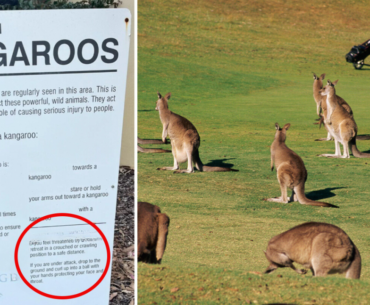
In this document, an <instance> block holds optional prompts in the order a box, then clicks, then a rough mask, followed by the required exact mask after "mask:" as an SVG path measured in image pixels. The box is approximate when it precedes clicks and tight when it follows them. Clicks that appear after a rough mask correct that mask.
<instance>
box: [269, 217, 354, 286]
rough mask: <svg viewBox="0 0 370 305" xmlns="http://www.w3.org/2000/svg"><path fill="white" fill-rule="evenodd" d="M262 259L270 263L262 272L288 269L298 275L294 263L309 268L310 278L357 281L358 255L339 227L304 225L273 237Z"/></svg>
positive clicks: (315, 223) (309, 223) (304, 271)
mask: <svg viewBox="0 0 370 305" xmlns="http://www.w3.org/2000/svg"><path fill="white" fill-rule="evenodd" d="M265 256H266V258H267V260H268V261H269V262H270V265H269V266H268V267H267V269H266V271H265V273H271V272H273V271H274V270H276V269H277V268H279V267H280V268H284V267H290V268H292V269H293V270H294V271H296V272H297V273H299V274H304V273H306V272H307V271H306V270H304V269H302V270H300V269H296V268H295V267H294V265H293V262H296V263H298V264H301V265H303V266H304V267H305V268H309V269H311V272H312V275H313V276H326V275H327V274H334V273H344V272H346V278H349V279H359V278H360V275H361V256H360V252H359V251H358V249H357V247H356V246H355V244H354V243H353V242H352V240H351V239H350V238H349V237H348V235H347V234H346V233H345V232H344V231H343V230H342V229H340V228H338V227H336V226H334V225H331V224H328V223H322V222H306V223H303V224H301V225H298V226H296V227H294V228H292V229H290V230H288V231H286V232H283V233H281V234H279V235H277V236H275V237H273V238H271V240H270V241H269V243H268V246H267V249H266V251H265Z"/></svg>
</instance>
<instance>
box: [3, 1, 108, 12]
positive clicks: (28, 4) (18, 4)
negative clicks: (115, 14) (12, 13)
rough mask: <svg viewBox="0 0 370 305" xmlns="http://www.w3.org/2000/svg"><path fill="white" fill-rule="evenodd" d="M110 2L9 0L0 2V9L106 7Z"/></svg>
mask: <svg viewBox="0 0 370 305" xmlns="http://www.w3.org/2000/svg"><path fill="white" fill-rule="evenodd" d="M112 4H113V0H89V1H87V0H84V1H80V2H76V3H72V2H68V0H57V1H53V0H14V1H13V0H9V1H2V2H0V10H3V11H4V10H42V9H75V8H78V9H84V8H108V7H109V6H110V5H112Z"/></svg>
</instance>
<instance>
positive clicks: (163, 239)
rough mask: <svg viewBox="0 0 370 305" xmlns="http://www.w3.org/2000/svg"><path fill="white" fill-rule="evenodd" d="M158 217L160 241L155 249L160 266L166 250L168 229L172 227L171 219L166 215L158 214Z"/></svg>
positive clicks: (158, 240)
mask: <svg viewBox="0 0 370 305" xmlns="http://www.w3.org/2000/svg"><path fill="white" fill-rule="evenodd" d="M157 217H158V239H157V245H156V248H155V252H156V258H157V262H158V264H160V263H161V260H162V257H163V254H164V250H165V249H166V244H167V234H168V227H169V226H170V218H169V217H168V216H167V215H166V214H162V213H160V214H157Z"/></svg>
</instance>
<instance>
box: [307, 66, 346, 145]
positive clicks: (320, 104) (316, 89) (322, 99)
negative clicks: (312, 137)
mask: <svg viewBox="0 0 370 305" xmlns="http://www.w3.org/2000/svg"><path fill="white" fill-rule="evenodd" d="M313 79H314V81H313V97H314V99H315V102H316V113H317V115H318V116H319V117H320V119H319V124H320V127H321V124H324V126H325V129H326V131H327V132H328V135H327V137H326V138H321V139H317V140H316V141H330V140H331V139H332V138H333V137H332V135H331V134H330V131H329V129H328V127H327V126H326V124H325V118H326V111H327V110H326V109H327V106H326V96H323V95H321V93H320V91H321V90H322V88H323V82H322V81H323V80H324V79H325V73H324V74H321V76H320V77H317V76H316V74H315V73H313ZM336 98H337V101H338V103H339V104H340V105H342V107H343V108H344V109H345V110H346V111H347V112H348V113H349V114H351V115H353V112H352V109H351V107H350V106H349V105H348V104H347V102H346V101H345V100H344V99H343V98H341V97H340V96H338V95H336ZM321 110H322V112H323V115H321Z"/></svg>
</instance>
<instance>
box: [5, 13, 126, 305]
mask: <svg viewBox="0 0 370 305" xmlns="http://www.w3.org/2000/svg"><path fill="white" fill-rule="evenodd" d="M0 16H1V18H0V28H1V33H0V182H1V183H0V244H1V250H0V303H2V304H30V305H33V304H35V305H36V304H37V305H52V304H60V300H61V299H62V300H63V304H76V305H77V304H79V305H80V304H91V305H94V304H96V305H102V304H108V301H109V286H110V271H111V270H110V266H111V257H112V250H113V237H114V222H115V208H116V197H117V182H118V169H119V158H120V147H121V143H120V140H121V132H122V124H123V110H124V99H125V91H126V78H127V66H128V51H129V41H130V30H131V16H130V12H129V11H128V10H126V9H90V10H86V9H84V10H40V11H7V12H2V13H0Z"/></svg>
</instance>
